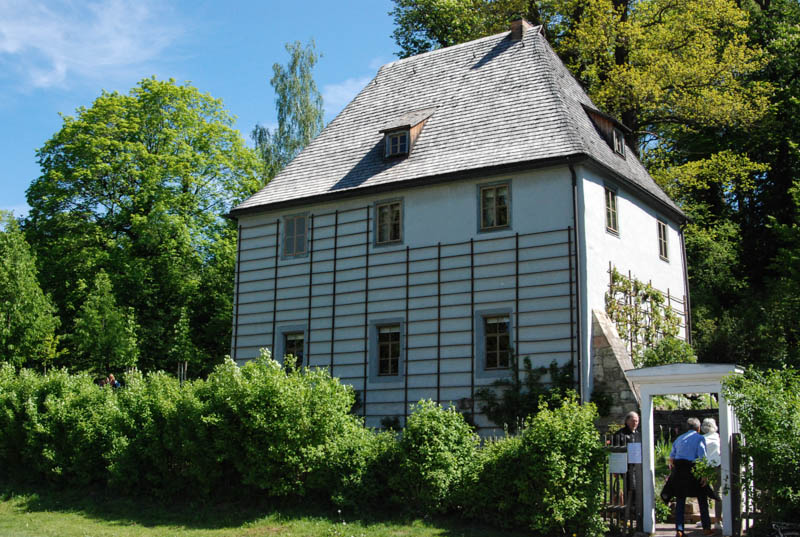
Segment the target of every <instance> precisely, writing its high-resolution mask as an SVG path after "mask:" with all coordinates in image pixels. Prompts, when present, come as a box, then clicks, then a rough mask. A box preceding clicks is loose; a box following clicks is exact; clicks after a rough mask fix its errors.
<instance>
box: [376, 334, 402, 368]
mask: <svg viewBox="0 0 800 537" xmlns="http://www.w3.org/2000/svg"><path fill="white" fill-rule="evenodd" d="M400 328H401V327H400V324H399V323H398V324H384V325H379V326H378V327H377V330H378V376H379V377H399V376H400V349H401V345H400V339H401V336H400V333H401V330H400ZM384 330H386V332H384ZM384 334H392V335H394V334H397V341H396V342H395V341H393V340H392V339H389V340H388V341H384V340H383V339H382V336H383V335H384ZM384 349H387V353H386V354H387V355H388V356H387V357H386V358H387V360H384V353H383V351H384ZM393 350H395V351H396V352H397V355H396V356H393V355H392V351H393ZM387 361H388V372H384V367H383V365H384V363H385V362H387ZM393 366H394V367H393Z"/></svg>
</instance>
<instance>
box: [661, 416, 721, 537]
mask: <svg viewBox="0 0 800 537" xmlns="http://www.w3.org/2000/svg"><path fill="white" fill-rule="evenodd" d="M686 424H687V425H688V427H689V431H688V432H685V433H683V434H682V435H680V436H679V437H678V438H677V439H676V440H675V442H674V443H673V444H672V451H670V454H669V467H670V468H671V469H672V475H671V476H670V481H671V482H672V487H673V490H674V492H675V497H676V498H675V503H676V506H675V530H676V537H683V535H684V530H683V518H684V511H685V509H686V497H687V496H693V497H696V498H697V503H698V504H699V505H700V521H701V522H702V524H703V534H704V535H713V534H714V531H713V530H712V529H711V518H710V517H709V516H708V497H707V496H706V494H705V492H704V491H703V484H702V483H700V480H699V479H697V478H696V477H694V475H692V468H693V467H694V462H695V461H696V460H697V459H702V458H703V457H705V456H706V439H705V438H704V437H703V435H701V434H700V420H698V419H697V418H689V419H688V420H687V422H686Z"/></svg>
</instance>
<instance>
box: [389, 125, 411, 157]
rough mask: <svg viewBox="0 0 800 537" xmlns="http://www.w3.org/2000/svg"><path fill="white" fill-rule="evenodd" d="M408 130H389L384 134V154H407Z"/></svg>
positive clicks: (391, 155)
mask: <svg viewBox="0 0 800 537" xmlns="http://www.w3.org/2000/svg"><path fill="white" fill-rule="evenodd" d="M408 138H409V136H408V131H397V132H389V133H387V134H386V151H385V153H384V156H387V157H394V156H398V155H407V154H408Z"/></svg>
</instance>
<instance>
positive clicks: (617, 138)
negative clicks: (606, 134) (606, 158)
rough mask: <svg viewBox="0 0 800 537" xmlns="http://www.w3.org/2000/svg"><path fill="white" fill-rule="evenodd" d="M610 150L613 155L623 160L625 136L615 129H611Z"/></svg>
mask: <svg viewBox="0 0 800 537" xmlns="http://www.w3.org/2000/svg"><path fill="white" fill-rule="evenodd" d="M611 141H612V148H613V149H614V153H616V154H617V155H619V156H621V157H622V158H625V135H624V134H622V131H621V130H620V129H618V128H616V127H613V129H612V134H611Z"/></svg>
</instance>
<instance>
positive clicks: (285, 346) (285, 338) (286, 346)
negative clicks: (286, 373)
mask: <svg viewBox="0 0 800 537" xmlns="http://www.w3.org/2000/svg"><path fill="white" fill-rule="evenodd" d="M295 336H300V341H301V342H302V343H301V344H300V353H299V354H296V353H293V352H291V351H290V349H289V341H290V340H289V338H291V337H295ZM292 347H296V344H294V345H292ZM292 350H296V349H292ZM305 350H306V334H305V332H304V331H303V332H301V331H298V332H288V331H287V332H284V333H283V358H286V356H290V355H291V356H294V358H295V361H296V364H297V367H302V366H303V360H304V359H305V354H306V353H305Z"/></svg>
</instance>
